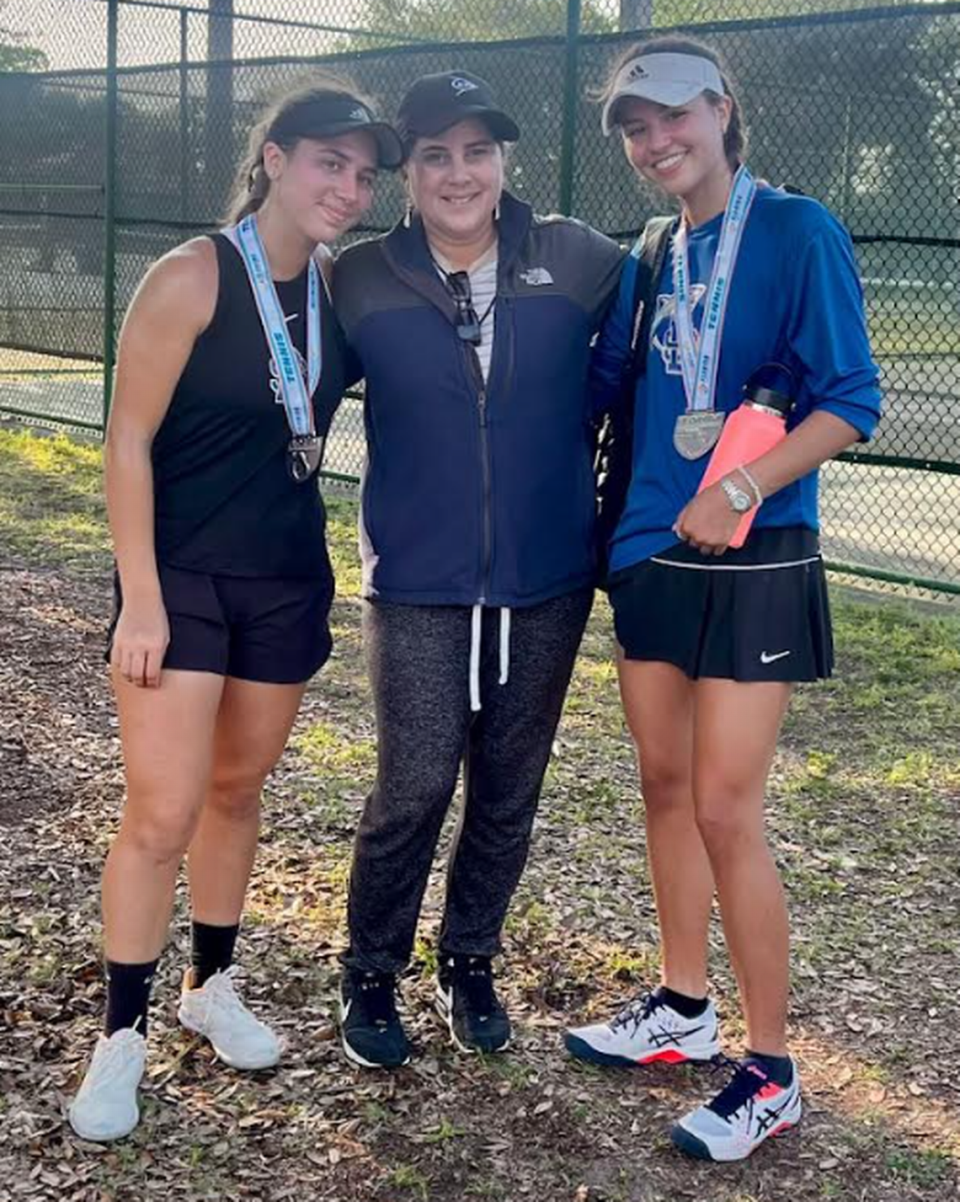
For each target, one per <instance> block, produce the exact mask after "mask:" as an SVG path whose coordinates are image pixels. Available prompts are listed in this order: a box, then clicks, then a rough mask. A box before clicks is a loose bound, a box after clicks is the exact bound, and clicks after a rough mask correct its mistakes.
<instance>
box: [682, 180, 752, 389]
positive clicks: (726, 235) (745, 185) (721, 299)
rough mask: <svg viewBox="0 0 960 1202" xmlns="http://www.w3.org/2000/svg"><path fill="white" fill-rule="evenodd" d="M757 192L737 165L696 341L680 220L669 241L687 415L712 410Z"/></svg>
mask: <svg viewBox="0 0 960 1202" xmlns="http://www.w3.org/2000/svg"><path fill="white" fill-rule="evenodd" d="M756 194H757V184H756V181H755V180H754V178H753V176H752V175H751V174H750V172H749V171H748V170H747V168H746V167H741V168H740V169H739V171H738V172H737V174H736V175H735V176H734V179H733V186H732V188H731V189H730V197H729V199H728V200H727V208H726V211H725V212H724V215H723V225H722V226H721V228H720V243H719V246H718V247H717V254H716V257H715V259H714V262H713V271H712V272H711V274H710V284H709V286H708V288H707V295H706V299H705V300H704V313H703V322H702V324H701V328H700V335H699V339H698V337H697V333H696V330H695V329H694V325H693V314H692V312H691V308H692V307H691V304H690V261H689V258H688V256H687V230H686V225H685V224H684V222H683V221H681V222H680V225H679V227H678V229H677V232H676V234H674V237H673V295H674V299H675V301H676V325H677V349H678V351H679V355H680V368H681V371H682V373H683V391H684V392H685V393H686V396H687V410H688V412H689V411H690V410H694V411H695V412H703V411H704V410H710V409H713V408H714V407H715V406H714V401H715V398H716V391H717V370H718V368H719V362H720V339H721V337H722V335H723V325H724V321H725V320H726V315H727V301H728V299H729V297H730V283H731V281H732V279H733V272H734V269H735V267H736V265H737V256H738V255H739V253H740V242H741V239H742V238H743V231H744V229H745V228H746V225H747V218H748V217H749V216H750V209H751V207H752V205H753V200H754V197H755V196H756ZM698 342H699V347H698Z"/></svg>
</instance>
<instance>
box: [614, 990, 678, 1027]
mask: <svg viewBox="0 0 960 1202" xmlns="http://www.w3.org/2000/svg"><path fill="white" fill-rule="evenodd" d="M666 1004H667V1003H666V1002H665V1001H664V1000H663V998H662V997H660V995H659V994H657V993H641V994H640V996H639V997H635V998H633V999H632V1000H631V1001H629V1002H627V1004H626V1005H625V1006H624V1007H623V1009H622V1010H621V1011H620V1013H619V1014H618V1015H617V1017H616V1018H615V1019H613V1021H612V1022H611V1023H610V1029H611V1030H612V1031H616V1030H617V1028H618V1027H630V1028H632V1029H631V1031H630V1034H631V1035H635V1034H636V1033H637V1029H638V1028H639V1026H640V1024H641V1023H643V1022H646V1020H647V1019H648V1018H649V1017H650V1015H651V1014H653V1013H654V1011H656V1010H659V1009H661V1008H662V1007H663V1006H665V1005H666Z"/></svg>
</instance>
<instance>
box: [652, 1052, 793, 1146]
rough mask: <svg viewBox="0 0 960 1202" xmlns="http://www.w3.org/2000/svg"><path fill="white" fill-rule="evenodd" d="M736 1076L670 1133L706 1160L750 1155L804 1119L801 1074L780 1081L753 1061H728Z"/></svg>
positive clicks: (679, 1142)
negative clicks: (779, 1082) (766, 1140)
mask: <svg viewBox="0 0 960 1202" xmlns="http://www.w3.org/2000/svg"><path fill="white" fill-rule="evenodd" d="M728 1064H729V1066H730V1068H732V1070H733V1075H732V1076H731V1078H730V1081H729V1082H728V1083H727V1085H726V1086H725V1087H724V1088H723V1089H722V1090H721V1091H720V1093H718V1094H717V1096H716V1097H715V1098H714V1099H713V1101H712V1102H708V1103H707V1105H706V1106H700V1107H698V1109H696V1110H691V1112H690V1113H689V1114H687V1115H684V1117H683V1118H682V1119H681V1120H680V1122H679V1123H677V1125H676V1126H675V1127H674V1129H673V1131H672V1132H671V1134H670V1137H671V1139H672V1140H673V1142H674V1143H675V1144H676V1146H677V1147H678V1148H679V1149H680V1150H681V1151H682V1152H686V1153H687V1154H688V1155H689V1156H696V1157H698V1158H699V1159H700V1160H726V1161H729V1160H746V1158H747V1157H748V1156H749V1155H750V1153H751V1152H753V1151H755V1150H756V1149H757V1148H759V1147H760V1145H761V1144H762V1143H763V1141H764V1140H765V1139H769V1138H770V1136H771V1135H783V1134H784V1133H785V1132H787V1131H789V1130H790V1128H791V1127H795V1126H796V1124H797V1123H799V1121H800V1115H801V1113H802V1111H803V1107H802V1105H801V1103H800V1074H799V1073H798V1072H797V1066H796V1064H794V1065H793V1076H792V1077H791V1079H790V1083H789V1085H777V1084H776V1082H774V1081H771V1080H770V1078H769V1077H767V1075H766V1074H765V1073H764V1071H763V1069H762V1068H761V1067H760V1066H759V1065H758V1064H757V1063H756V1062H755V1061H752V1060H742V1061H736V1060H731V1061H729V1062H728Z"/></svg>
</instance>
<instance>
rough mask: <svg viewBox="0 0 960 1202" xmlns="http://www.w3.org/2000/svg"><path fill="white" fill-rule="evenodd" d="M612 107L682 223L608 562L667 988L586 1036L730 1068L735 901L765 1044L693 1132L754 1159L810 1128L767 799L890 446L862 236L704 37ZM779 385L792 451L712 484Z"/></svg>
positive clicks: (699, 1150)
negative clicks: (750, 129)
mask: <svg viewBox="0 0 960 1202" xmlns="http://www.w3.org/2000/svg"><path fill="white" fill-rule="evenodd" d="M603 99H604V110H603V125H604V131H605V132H606V133H610V132H613V131H614V130H616V131H617V132H619V134H620V135H621V138H622V142H623V148H624V151H625V153H626V156H627V159H628V162H629V163H630V165H631V166H632V167H633V169H634V171H635V172H636V173H637V175H638V176H639V177H640V179H641V180H643V181H649V182H650V183H653V184H655V185H656V186H657V187H659V188H660V189H661V190H662V191H663V192H664V193H665V194H666V195H667V196H668V197H670V198H672V199H675V200H676V201H678V202H679V209H680V215H679V218H678V219H677V221H676V222H675V224H674V226H673V228H672V230H671V232H670V233H669V234H668V237H669V239H670V242H669V246H668V250H667V253H666V257H665V261H664V263H663V268H662V271H661V273H660V275H659V278H657V279H655V280H654V281H653V294H652V295H651V296H650V297H649V298H648V303H649V304H650V305H652V306H654V308H653V311H652V317H651V320H650V337H649V344H648V346H647V347H645V348H641V355H642V356H643V363H642V367H643V370H642V372H641V374H640V377H639V379H638V380H637V383H636V387H635V392H634V393H633V395H632V396H630V397H629V398H628V403H629V404H631V405H633V406H634V411H633V412H634V423H633V424H634V437H633V448H632V456H633V458H632V475H631V480H630V485H629V489H628V491H627V496H626V502H625V505H624V508H623V512H622V515H621V517H620V520H619V523H618V524H617V526H616V529H615V532H614V534H613V537H612V540H611V544H610V547H609V554H610V578H609V588H610V600H611V605H612V607H613V611H614V615H615V624H616V630H617V638H618V643H619V646H620V655H619V676H620V688H621V694H622V698H623V704H624V709H625V713H626V717H627V722H628V725H629V727H630V731H631V734H632V736H633V738H634V740H635V742H636V745H637V749H638V757H639V764H640V774H641V783H642V791H643V798H644V803H645V810H646V825H647V844H648V853H649V859H650V869H651V877H652V880H653V885H654V890H655V895H656V903H657V911H658V917H659V924H660V938H661V946H662V984H661V986H660V987H659V988H658V989H656V990H655V991H654V992H652V993H650V994H646V995H644V996H643V997H641V998H638V999H637V1000H635V1001H633V1002H631V1003H630V1004H629V1005H628V1006H627V1007H626V1009H624V1010H623V1011H621V1013H619V1014H618V1015H616V1016H615V1017H614V1018H613V1019H612V1020H611V1021H609V1022H603V1023H597V1024H593V1025H590V1026H586V1027H581V1028H577V1029H574V1030H571V1031H569V1032H568V1033H567V1037H566V1044H567V1047H568V1048H569V1050H570V1051H571V1052H572V1053H573V1054H574V1055H576V1056H578V1057H581V1058H585V1059H589V1060H592V1061H595V1062H600V1063H607V1064H646V1063H651V1062H654V1061H666V1062H668V1063H678V1062H684V1061H706V1060H712V1059H714V1058H715V1057H716V1056H717V1055H718V1053H719V1051H720V1042H719V1030H718V1023H717V1014H716V1011H715V1009H714V1007H713V1004H712V1002H711V1001H710V999H709V996H708V989H707V946H708V945H707V931H708V925H709V918H710V910H711V905H712V901H713V898H714V896H716V897H717V899H718V902H719V908H720V913H721V918H722V921H723V929H724V935H725V937H726V942H727V946H728V948H729V950H730V957H731V960H732V962H733V968H734V972H735V974H736V978H737V983H738V986H739V991H740V996H741V1001H742V1004H743V1009H744V1017H745V1022H746V1029H747V1052H746V1055H745V1057H744V1058H743V1059H742V1060H739V1061H730V1062H729V1068H730V1077H729V1081H728V1082H727V1083H726V1084H725V1085H724V1087H723V1088H722V1089H721V1090H720V1092H719V1093H718V1094H717V1095H716V1096H715V1097H714V1098H713V1099H712V1100H711V1101H710V1102H709V1103H708V1104H707V1105H705V1106H701V1107H700V1108H698V1109H697V1110H694V1111H692V1112H691V1113H690V1114H688V1115H686V1116H684V1117H683V1118H682V1119H681V1120H680V1121H679V1123H678V1124H677V1125H676V1126H675V1128H674V1130H673V1140H674V1142H675V1143H676V1144H677V1145H678V1146H679V1147H680V1148H681V1149H682V1150H683V1151H685V1152H688V1153H690V1154H692V1155H695V1156H699V1157H703V1158H706V1159H713V1160H739V1159H743V1158H744V1157H746V1156H748V1155H749V1154H750V1153H751V1152H752V1151H753V1150H754V1149H755V1148H756V1147H758V1146H759V1145H760V1144H761V1143H762V1142H763V1141H764V1140H765V1139H766V1138H767V1137H768V1136H770V1135H772V1134H778V1133H780V1132H782V1131H785V1130H787V1129H789V1128H790V1127H792V1126H793V1125H795V1124H796V1122H797V1121H798V1120H799V1118H800V1113H801V1102H800V1090H799V1078H798V1072H797V1066H796V1064H795V1063H794V1061H793V1060H792V1059H791V1057H790V1055H789V1052H788V1048H787V1041H786V1020H787V1000H788V989H789V979H788V957H789V947H788V944H789V936H788V922H787V911H786V905H785V901H784V894H783V888H782V885H781V881H780V877H779V873H778V871H777V867H776V865H775V863H774V860H773V857H772V855H771V852H770V848H769V846H768V843H767V840H766V836H765V832H764V816H763V811H764V795H765V790H766V782H767V777H768V774H769V771H770V767H771V764H772V761H773V757H774V754H775V751H776V745H777V739H778V735H779V731H780V724H781V721H782V719H783V716H784V714H785V712H786V709H787V705H788V703H789V699H790V694H791V691H792V688H793V685H794V684H795V683H796V682H799V681H807V680H815V679H818V678H823V677H826V676H828V675H829V674H830V671H831V668H832V644H831V638H830V619H829V609H828V603H827V596H826V588H825V582H824V569H823V563H822V560H821V557H820V552H819V545H818V538H817V530H818V521H817V476H818V469H819V467H820V465H821V464H822V463H823V462H824V461H825V460H827V459H829V458H831V457H832V456H834V455H836V454H838V453H839V452H840V451H842V450H843V449H844V448H845V447H847V446H849V445H851V444H852V443H854V442H856V441H858V440H861V439H865V438H868V437H869V436H870V434H871V433H872V431H873V429H874V426H875V424H876V421H877V416H878V411H879V393H878V386H877V370H876V367H875V365H874V363H873V361H872V358H871V354H870V347H869V343H868V339H867V334H866V328H865V320H864V310H863V298H862V291H861V287H860V283H859V279H858V275H857V267H856V262H855V259H854V255H853V249H852V245H851V242H850V239H849V236H848V235H847V233H846V231H845V230H844V229H843V227H842V226H841V225H840V223H839V222H838V221H837V220H836V219H835V218H834V217H832V216H831V214H830V213H829V212H828V211H827V210H826V209H825V208H824V207H823V206H822V205H820V204H819V203H817V202H816V201H815V200H812V199H809V198H807V197H804V196H797V195H791V194H787V193H785V192H783V191H781V190H779V189H776V188H772V187H770V186H768V185H766V184H764V183H762V182H760V183H758V182H757V181H754V180H753V179H752V177H751V176H750V174H749V172H748V171H747V169H746V168H745V166H744V164H743V154H744V150H745V140H746V139H745V133H744V128H743V122H742V117H741V112H740V107H739V104H738V102H737V99H736V97H735V96H734V94H733V92H732V90H731V87H730V83H729V80H728V79H727V77H726V74H725V73H724V71H723V68H722V66H721V65H720V62H719V59H718V57H717V55H716V54H715V53H714V52H713V51H712V50H711V49H709V48H708V47H706V46H703V45H701V44H699V43H697V42H694V41H691V40H687V39H658V40H654V41H650V42H646V43H644V44H642V45H640V46H635V47H632V48H631V49H630V50H629V51H628V52H627V53H626V54H625V55H624V56H623V57H622V58H621V59H620V60H619V62H618V63H617V64H615V66H614V68H613V70H612V72H611V76H610V81H609V83H608V86H607V88H606V91H605V94H604V97H603ZM641 244H642V240H641ZM641 244H638V248H637V250H636V251H635V253H634V255H633V256H632V257H631V259H630V261H629V264H628V267H627V269H626V270H625V272H624V275H623V277H622V281H621V287H620V294H619V299H618V301H617V302H616V304H615V306H614V309H613V310H612V311H611V314H610V316H609V317H608V319H607V322H606V326H605V328H604V331H603V333H602V335H601V338H600V341H599V344H598V347H597V349H596V353H595V362H594V368H593V378H594V384H595V389H596V394H597V403H598V405H599V406H600V407H601V408H602V407H605V406H606V407H609V406H610V405H612V404H615V400H616V396H617V393H618V390H619V388H620V385H621V381H622V377H623V370H624V366H625V364H626V363H627V361H628V359H629V358H630V357H631V355H632V349H631V339H632V337H634V336H635V329H636V325H637V322H636V314H635V313H634V284H635V280H636V272H637V270H638V268H639V264H640V258H641ZM678 294H679V299H678ZM705 313H709V314H710V315H711V320H710V321H709V322H705V320H704V314H705ZM711 331H712V332H711ZM760 369H766V370H767V371H768V372H770V373H772V374H773V375H774V376H775V377H776V384H777V387H778V388H779V389H785V390H788V391H789V392H790V394H791V396H792V399H793V407H792V410H791V412H790V416H789V418H788V421H787V429H788V431H789V433H788V435H787V437H786V438H785V439H783V441H781V442H780V443H779V444H778V445H777V446H775V447H774V449H773V450H770V451H769V452H767V453H766V454H764V455H762V456H761V457H760V458H757V459H755V460H754V461H752V462H750V463H749V464H743V465H736V466H735V467H734V468H733V469H732V470H731V471H730V472H729V473H728V474H727V475H726V476H725V477H724V479H722V480H720V481H718V482H717V483H715V484H713V485H712V486H711V487H709V488H706V489H704V490H702V491H699V492H698V487H699V485H700V482H701V479H702V477H703V475H704V472H705V470H706V467H707V464H708V463H709V461H710V440H711V438H713V439H715V438H716V437H717V436H718V435H719V432H720V427H721V426H722V423H723V420H724V419H725V417H726V415H728V414H729V413H730V412H731V411H732V410H733V409H734V408H736V406H737V405H738V404H739V403H740V401H741V398H742V396H743V390H744V387H745V385H747V384H748V381H749V380H750V379H751V377H754V376H755V373H757V372H758V370H760ZM711 380H714V381H715V383H714V386H713V388H712V390H711V388H710V381H711ZM700 381H706V382H707V387H706V389H705V390H703V392H702V394H701V393H700V392H698V388H697V385H698V383H699V382H700ZM697 411H699V414H698V416H697V417H696V418H694V424H696V422H697V421H701V422H703V423H706V427H707V428H708V429H712V435H709V436H708V437H707V438H706V439H705V440H704V442H705V443H706V444H707V445H705V446H703V445H701V447H691V445H690V439H689V437H687V435H688V434H689V431H690V425H689V423H690V420H691V414H693V413H695V412H697ZM704 414H705V416H704ZM702 428H703V426H701V429H702ZM698 451H700V452H701V453H699V454H698V453H697V452H698ZM744 510H745V511H748V512H749V511H755V513H754V521H753V526H752V528H751V531H750V534H749V535H748V537H747V540H746V542H745V544H744V545H743V546H742V548H740V549H732V548H731V547H730V543H731V540H732V539H733V537H734V534H735V531H736V529H737V526H738V524H739V523H740V521H741V518H742V516H743V511H744Z"/></svg>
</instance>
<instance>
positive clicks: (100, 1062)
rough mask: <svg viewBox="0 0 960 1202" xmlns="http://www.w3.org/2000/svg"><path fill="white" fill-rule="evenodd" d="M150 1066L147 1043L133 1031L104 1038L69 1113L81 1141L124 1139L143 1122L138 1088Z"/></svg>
mask: <svg viewBox="0 0 960 1202" xmlns="http://www.w3.org/2000/svg"><path fill="white" fill-rule="evenodd" d="M146 1062H147V1041H146V1040H145V1039H144V1037H143V1036H142V1035H141V1034H140V1032H139V1031H135V1030H134V1029H133V1027H122V1028H121V1029H120V1030H119V1031H114V1033H113V1034H112V1035H110V1036H107V1035H101V1036H100V1038H99V1039H98V1040H97V1046H96V1048H95V1049H94V1052H93V1058H92V1059H91V1061H90V1066H89V1068H88V1069H87V1073H86V1076H85V1077H84V1078H83V1084H82V1085H81V1086H80V1089H79V1090H78V1092H77V1096H76V1097H75V1098H74V1099H73V1102H72V1103H71V1104H70V1109H69V1111H68V1112H67V1114H68V1117H69V1119H70V1126H71V1127H72V1128H73V1129H74V1131H75V1132H76V1133H77V1135H79V1136H80V1138H81V1139H89V1140H93V1141H95V1142H96V1143H106V1142H108V1141H110V1140H113V1139H123V1137H124V1136H125V1135H129V1134H130V1132H131V1131H132V1130H133V1129H134V1127H136V1125H137V1123H139V1122H140V1107H139V1106H138V1105H137V1087H138V1086H139V1084H140V1080H141V1078H142V1077H143V1070H144V1067H145V1066H146Z"/></svg>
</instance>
